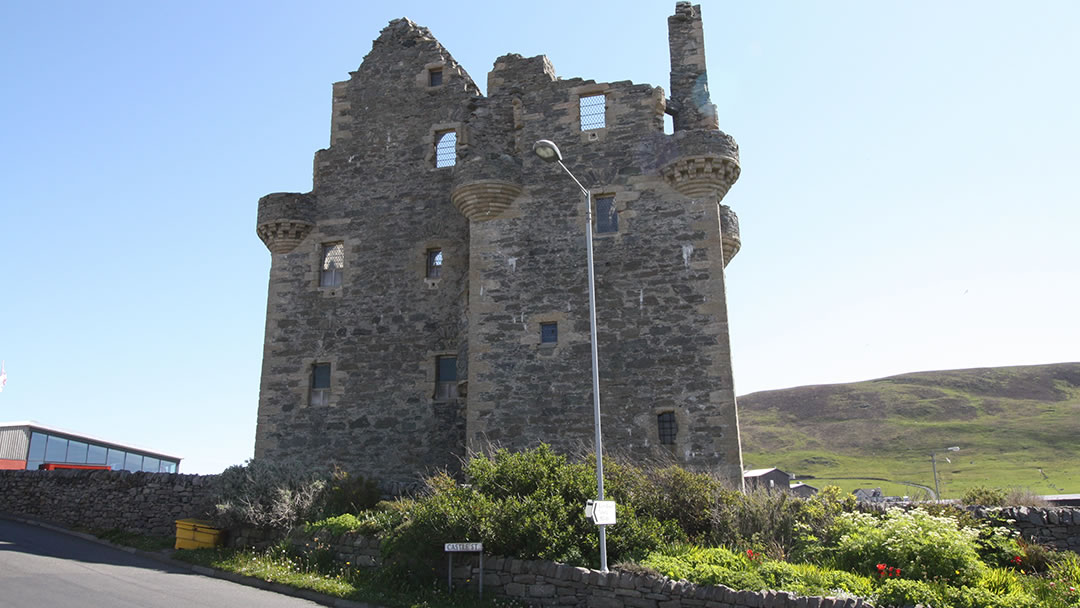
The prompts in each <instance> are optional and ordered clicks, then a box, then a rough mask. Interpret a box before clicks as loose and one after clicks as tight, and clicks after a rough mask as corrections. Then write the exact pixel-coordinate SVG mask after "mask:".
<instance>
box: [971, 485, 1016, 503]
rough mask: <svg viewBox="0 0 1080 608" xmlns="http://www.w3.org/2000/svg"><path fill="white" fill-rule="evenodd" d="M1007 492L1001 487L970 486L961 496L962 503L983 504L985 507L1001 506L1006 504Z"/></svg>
mask: <svg viewBox="0 0 1080 608" xmlns="http://www.w3.org/2000/svg"><path fill="white" fill-rule="evenodd" d="M1006 496H1007V492H1006V491H1005V490H1003V489H1001V488H988V487H986V486H975V487H974V488H968V489H967V491H965V492H964V494H963V496H961V497H960V503H961V504H965V505H973V506H983V507H1000V506H1003V505H1004V504H1005V497H1006Z"/></svg>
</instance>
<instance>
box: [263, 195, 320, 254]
mask: <svg viewBox="0 0 1080 608" xmlns="http://www.w3.org/2000/svg"><path fill="white" fill-rule="evenodd" d="M314 208H315V201H314V200H313V199H312V196H311V195H310V194H300V193H297V192H275V193H274V194H267V195H266V196H264V197H262V198H260V199H259V219H258V223H257V224H256V232H258V234H259V238H260V239H262V242H263V244H265V245H266V248H267V249H269V250H270V253H289V252H290V251H292V250H293V249H296V246H297V245H299V244H300V243H301V241H303V240H304V239H305V238H307V235H308V234H309V233H310V232H311V229H312V228H313V227H314V226H315V221H314V219H313V216H314Z"/></svg>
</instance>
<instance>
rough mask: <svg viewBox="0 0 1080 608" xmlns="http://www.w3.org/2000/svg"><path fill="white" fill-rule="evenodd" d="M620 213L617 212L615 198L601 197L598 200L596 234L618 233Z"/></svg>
mask: <svg viewBox="0 0 1080 608" xmlns="http://www.w3.org/2000/svg"><path fill="white" fill-rule="evenodd" d="M618 231H619V212H618V211H616V210H615V197H614V196H600V197H597V199H596V232H598V233H601V232H618Z"/></svg>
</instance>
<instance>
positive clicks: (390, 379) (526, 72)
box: [255, 2, 742, 487]
mask: <svg viewBox="0 0 1080 608" xmlns="http://www.w3.org/2000/svg"><path fill="white" fill-rule="evenodd" d="M658 25H660V24H658ZM668 25H669V39H670V40H671V41H672V44H671V47H670V52H671V61H672V72H671V78H672V97H671V99H670V100H669V99H667V98H666V97H665V94H664V90H663V89H662V88H661V87H658V86H653V85H648V84H635V83H632V82H629V81H616V82H595V81H593V80H587V79H582V78H558V77H557V76H556V74H555V70H554V68H553V67H552V65H551V64H550V62H548V61H547V59H546V58H544V57H542V56H541V57H532V58H523V57H521V56H519V55H513V54H510V55H505V56H503V57H500V58H499V59H497V60H496V62H495V65H494V68H493V69H492V70H491V72H490V73H489V74H488V91H487V95H483V94H482V93H481V91H480V89H479V87H478V86H477V85H476V84H475V82H474V81H473V80H472V79H471V77H470V76H469V75H468V74H467V73H466V72H465V71H464V69H462V67H461V66H460V65H459V64H458V63H457V62H456V61H455V60H454V59H453V57H452V56H451V55H450V53H449V52H448V51H447V49H445V48H444V47H443V46H442V45H441V44H440V43H439V42H438V41H437V40H436V39H435V38H434V36H433V35H432V34H431V32H430V31H429V30H428V29H427V28H425V27H421V26H419V25H417V24H415V23H413V22H411V21H409V20H407V19H396V20H394V21H392V22H390V24H389V25H388V26H387V27H386V28H385V29H384V30H383V31H382V32H381V33H380V35H379V37H378V39H376V40H375V42H374V43H373V44H372V49H371V52H370V53H369V54H368V55H367V56H366V57H365V58H364V60H363V63H362V64H361V65H360V67H359V68H358V69H357V70H356V71H355V72H353V73H351V74H350V78H349V79H348V80H347V81H345V82H340V83H336V84H335V85H334V86H333V105H332V113H333V115H332V117H331V121H330V122H331V137H330V146H329V147H328V148H327V149H325V150H320V151H318V152H317V153H316V155H315V171H314V179H313V188H312V191H311V192H309V193H278V194H273V195H268V196H266V197H263V199H262V200H261V201H260V202H259V214H258V220H257V222H258V223H257V231H258V234H259V236H260V238H262V239H263V242H264V243H265V244H266V245H267V247H268V249H269V250H270V252H271V256H272V257H271V259H272V262H271V269H270V281H269V289H268V294H267V295H268V297H267V312H266V315H267V316H266V333H265V342H264V350H263V368H262V383H261V386H260V393H259V414H258V424H257V430H256V438H255V454H256V457H258V458H271V459H282V460H285V459H287V460H290V461H298V462H304V463H307V464H311V465H319V466H325V465H327V464H331V463H336V464H338V465H340V466H342V467H344V468H345V469H347V470H349V471H350V472H353V473H359V474H363V475H364V476H366V477H369V478H374V479H377V480H378V481H379V482H381V483H382V484H383V485H384V487H408V486H409V484H410V483H412V482H414V481H415V480H416V479H417V478H418V477H419V476H421V475H423V474H424V473H425V472H428V471H430V470H432V469H440V468H446V469H450V470H454V469H456V468H457V467H458V466H459V458H460V457H462V456H464V455H465V454H466V450H467V449H476V450H480V449H484V448H486V447H487V446H489V445H491V444H497V445H501V446H503V447H507V448H510V449H515V450H518V449H524V448H528V447H532V446H534V445H536V444H537V443H539V442H545V443H548V444H550V445H552V446H553V447H554V448H555V449H556V450H558V451H561V452H575V451H578V450H579V449H581V448H582V447H583V446H591V445H592V441H593V438H592V432H593V420H592V416H593V414H592V409H591V408H590V407H589V404H590V403H591V401H592V398H591V397H592V395H591V393H592V385H591V382H590V378H589V373H588V370H589V369H590V367H591V363H590V360H591V349H590V325H589V312H588V311H589V307H588V283H587V280H586V276H587V275H586V265H585V230H586V217H587V214H588V213H589V211H588V210H587V209H586V204H585V201H584V197H583V196H582V195H581V192H580V191H579V190H578V188H577V187H576V186H575V185H574V183H573V182H572V181H571V180H570V179H569V178H568V177H567V176H566V175H564V174H562V173H561V170H560V169H559V168H558V167H557V166H554V165H552V164H548V163H545V162H543V161H541V160H540V159H539V158H538V157H537V156H536V155H535V154H533V151H532V150H533V143H534V142H535V141H537V140H540V139H549V140H553V141H555V142H557V144H558V145H559V146H560V148H561V150H562V154H563V157H564V162H565V164H566V166H567V167H568V168H569V169H570V170H571V171H572V172H573V173H574V174H575V175H576V176H577V178H578V179H580V180H581V182H582V183H583V184H584V185H585V186H584V187H586V188H588V189H589V190H590V191H591V193H592V194H593V195H594V196H596V197H600V196H603V197H613V198H614V203H613V206H614V208H615V212H616V213H617V216H618V230H617V231H614V232H605V233H599V232H596V230H594V232H596V235H595V243H594V249H595V251H594V253H595V264H594V266H595V269H596V281H595V282H596V302H597V310H598V319H597V332H598V339H597V341H598V348H599V360H600V371H599V376H600V394H601V401H602V405H601V410H602V413H603V414H602V415H603V429H604V436H605V447H606V448H607V449H608V450H609V451H611V452H615V453H619V454H631V455H633V456H638V457H655V456H661V457H664V458H673V459H674V460H676V461H677V462H679V463H681V464H683V465H686V466H688V467H691V468H694V469H698V470H709V471H712V472H715V473H717V474H720V475H722V476H724V477H726V478H728V479H730V480H731V481H732V482H733V483H735V484H740V483H741V482H742V457H741V451H740V445H739V430H738V417H737V413H736V402H735V392H734V381H733V378H732V365H731V350H730V340H729V334H728V318H727V315H728V312H727V304H726V295H725V285H724V280H725V279H724V265H725V264H726V262H727V261H729V260H730V259H731V256H732V255H733V254H734V249H735V247H736V244H737V243H739V237H738V234H737V233H736V232H735V231H736V229H737V220H736V219H735V215H734V212H733V211H731V210H730V209H729V208H727V207H722V206H721V204H720V203H721V200H722V199H723V198H724V196H725V195H726V194H727V191H728V189H729V188H730V187H731V185H732V184H733V183H734V182H735V180H736V179H737V178H738V175H739V166H738V146H737V145H735V142H734V139H732V138H731V137H730V136H727V135H726V134H724V133H721V132H720V131H719V130H717V128H716V127H717V123H716V115H715V109H714V108H713V106H712V104H711V102H710V101H709V99H708V89H707V87H706V86H705V82H706V73H705V55H704V46H703V45H704V43H703V40H704V39H703V36H702V16H701V9H700V7H699V6H693V5H691V4H690V3H687V2H679V3H678V4H677V6H676V14H675V15H674V16H673V18H672V20H671V21H669V24H668ZM658 29H660V28H659V27H658ZM589 98H591V99H592V100H593V101H594V102H595V101H597V100H599V103H600V107H602V110H601V111H600V112H599V113H600V114H602V120H601V121H600V123H602V124H591V125H588V126H583V124H582V121H581V110H580V108H581V105H580V102H581V100H582V99H585V100H586V101H588V99H589ZM665 113H672V114H675V116H676V121H675V123H674V124H675V133H673V134H665V133H664V115H665ZM447 133H453V134H454V135H456V145H455V146H454V148H453V149H451V150H448V152H449V153H450V154H449V156H452V158H442V159H441V160H437V159H436V150H437V149H438V142H439V141H441V139H440V138H441V137H443V136H444V134H447ZM447 141H448V140H447ZM721 210H723V211H721ZM725 229H726V232H725ZM336 243H341V244H343V246H344V262H343V268H342V273H341V274H342V278H341V283H340V285H332V286H324V285H321V284H320V265H321V263H322V262H321V253H320V252H321V251H322V250H323V248H325V247H327V246H329V245H332V244H336ZM725 247H726V248H727V249H726V250H725ZM435 249H439V250H441V252H442V266H441V269H440V274H439V276H438V277H434V278H433V277H431V276H428V274H427V273H426V270H427V268H426V264H425V259H426V255H427V254H428V253H429V252H431V251H433V250H435ZM542 324H543V325H548V324H557V339H556V340H555V341H554V342H542V340H541V325H542ZM443 357H456V371H457V374H456V379H454V381H456V382H457V385H456V388H457V395H456V396H449V397H448V396H447V395H446V394H444V393H443V392H441V391H442V390H443V388H445V387H439V388H438V389H437V387H436V381H437V379H438V378H437V376H436V369H437V368H438V365H439V361H440V359H441V358H443ZM327 364H328V365H329V366H330V369H331V372H330V388H329V389H328V390H329V398H328V400H327V401H325V402H324V401H323V400H322V399H321V398H320V399H312V398H311V388H312V378H313V374H312V370H313V366H315V365H319V366H320V367H319V369H324V368H323V367H322V366H325V365H327ZM661 415H663V416H664V420H665V428H671V427H668V426H667V422H666V421H667V420H669V417H668V416H669V415H671V417H673V418H674V422H675V424H674V427H673V428H672V436H668V435H667V434H665V436H664V438H663V440H662V439H661V437H660V433H659V426H660V424H659V416H661Z"/></svg>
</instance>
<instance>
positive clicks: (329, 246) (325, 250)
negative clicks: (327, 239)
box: [319, 243, 345, 287]
mask: <svg viewBox="0 0 1080 608" xmlns="http://www.w3.org/2000/svg"><path fill="white" fill-rule="evenodd" d="M344 267H345V243H323V246H322V265H321V268H320V273H319V286H320V287H337V286H339V285H341V271H342V269H343V268H344Z"/></svg>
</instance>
